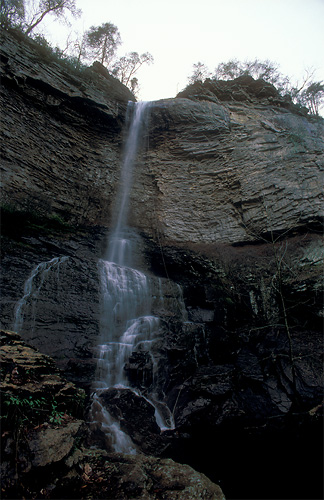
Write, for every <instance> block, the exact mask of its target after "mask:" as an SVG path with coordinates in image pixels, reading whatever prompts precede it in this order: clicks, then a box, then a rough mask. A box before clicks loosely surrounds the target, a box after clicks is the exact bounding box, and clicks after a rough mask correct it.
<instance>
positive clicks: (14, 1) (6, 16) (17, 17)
mask: <svg viewBox="0 0 324 500" xmlns="http://www.w3.org/2000/svg"><path fill="white" fill-rule="evenodd" d="M24 18H25V6H24V0H0V25H1V26H2V27H3V28H9V27H15V26H21V24H22V22H23V20H24Z"/></svg>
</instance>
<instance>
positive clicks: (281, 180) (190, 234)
mask: <svg viewBox="0 0 324 500" xmlns="http://www.w3.org/2000/svg"><path fill="white" fill-rule="evenodd" d="M215 99H216V98H215ZM149 140H150V143H149V151H148V153H147V159H146V163H144V168H143V171H141V174H142V177H140V182H139V183H136V186H135V189H134V207H135V215H134V223H135V221H141V222H140V224H141V226H140V227H143V229H145V230H146V231H148V232H149V231H150V229H151V227H152V226H155V227H159V230H160V232H161V233H162V235H163V236H164V237H165V239H166V240H167V241H173V242H177V243H180V244H181V245H182V244H184V245H185V244H186V243H187V242H195V243H200V244H201V243H206V244H212V243H220V242H221V243H231V244H233V243H239V242H248V241H253V240H256V239H258V237H259V236H261V235H265V234H267V233H269V231H271V230H272V231H286V230H289V229H292V228H298V227H300V226H302V225H307V224H308V223H312V222H314V221H316V220H318V219H320V218H322V217H323V206H324V205H323V192H322V186H323V170H324V158H323V150H324V126H323V123H319V122H312V121H311V120H309V119H307V118H306V117H304V116H299V115H297V114H294V113H292V112H291V111H289V110H287V109H284V108H278V107H274V106H273V105H272V104H271V103H268V102H265V103H260V100H259V101H256V99H254V101H252V102H244V103H240V102H226V103H222V102H217V103H216V102H211V101H206V100H200V101H198V100H197V99H195V100H191V99H190V100H189V99H184V98H179V99H174V100H166V101H158V102H155V103H153V105H152V111H151V129H150V131H149ZM150 177H151V179H150ZM148 186H150V189H148ZM152 200H153V207H154V211H153V212H152V213H153V215H151V220H147V216H146V217H145V214H146V213H147V211H146V210H145V207H147V205H150V204H151V203H152ZM141 202H142V203H141ZM143 221H145V223H144V222H143ZM137 224H138V222H137Z"/></svg>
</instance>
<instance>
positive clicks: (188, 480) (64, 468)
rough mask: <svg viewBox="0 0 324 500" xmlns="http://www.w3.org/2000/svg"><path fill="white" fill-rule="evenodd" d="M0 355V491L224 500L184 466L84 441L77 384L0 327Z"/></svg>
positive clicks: (215, 488) (10, 495)
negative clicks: (93, 446)
mask: <svg viewBox="0 0 324 500" xmlns="http://www.w3.org/2000/svg"><path fill="white" fill-rule="evenodd" d="M0 356H1V373H2V381H1V382H2V385H1V404H2V412H1V415H2V436H1V441H2V443H1V445H2V446H1V450H2V453H1V455H2V460H1V472H2V486H1V490H2V498H53V499H54V498H56V499H57V498H79V499H83V498H89V497H90V498H112V499H114V498H115V499H116V500H117V499H118V500H120V499H127V498H129V499H132V498H142V499H158V498H161V495H163V498H165V499H170V500H171V499H174V498H178V499H179V500H182V499H183V500H185V499H187V498H201V499H206V500H225V497H224V495H223V493H222V490H221V489H220V488H219V486H217V485H216V484H214V483H212V482H211V481H210V480H209V479H208V478H207V477H206V476H204V475H203V474H200V473H198V472H196V471H194V470H193V469H192V468H191V467H189V466H187V465H181V464H177V463H175V462H174V461H172V460H170V459H156V458H153V457H145V456H144V455H136V456H131V455H123V454H116V453H114V454H112V453H107V452H106V451H104V450H98V449H97V450H93V449H87V448H85V447H84V443H85V440H86V437H87V426H86V423H85V421H84V420H83V419H82V417H83V406H84V405H83V400H84V393H83V391H80V390H79V389H77V388H76V387H75V386H74V385H73V384H71V383H70V382H67V381H66V380H64V379H62V378H61V377H60V375H59V373H58V370H57V369H56V367H55V364H54V362H53V360H52V359H51V358H49V357H48V356H44V355H42V354H40V353H39V352H38V351H36V350H35V349H34V348H32V347H30V346H28V345H26V344H25V343H24V342H23V341H22V339H21V337H20V336H19V335H17V334H16V333H13V332H6V331H1V349H0ZM77 416H78V417H79V418H76V417H77Z"/></svg>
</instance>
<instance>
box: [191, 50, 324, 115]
mask: <svg viewBox="0 0 324 500" xmlns="http://www.w3.org/2000/svg"><path fill="white" fill-rule="evenodd" d="M314 73H315V70H312V71H311V70H306V75H305V77H304V80H303V83H302V84H301V85H295V86H294V85H292V83H291V81H290V79H289V78H288V77H287V76H284V75H282V74H281V73H280V71H279V65H278V64H276V63H273V62H271V61H269V60H268V59H267V60H265V61H260V60H259V59H254V60H253V61H245V62H240V61H238V60H237V59H230V60H229V61H227V62H222V63H220V64H218V65H217V66H216V68H215V72H214V74H213V75H212V76H211V80H212V81H214V82H217V80H234V79H236V78H239V77H240V76H252V77H253V78H254V79H255V80H258V79H261V80H264V81H265V82H269V83H271V84H272V85H274V86H275V87H276V89H277V90H278V92H279V94H281V95H282V96H284V97H288V98H289V99H290V100H291V101H292V102H293V103H295V104H298V105H300V106H305V107H306V108H307V109H308V111H309V112H310V114H312V115H315V116H318V115H319V110H320V108H321V107H323V105H324V83H323V82H322V81H320V82H316V81H314V80H313V76H314ZM209 77H210V73H209V71H208V68H207V67H206V66H205V65H203V64H202V63H200V62H198V63H196V64H194V65H193V73H192V75H191V76H189V77H188V80H189V84H193V83H195V82H203V81H204V80H206V78H209Z"/></svg>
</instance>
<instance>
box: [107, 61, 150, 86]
mask: <svg viewBox="0 0 324 500" xmlns="http://www.w3.org/2000/svg"><path fill="white" fill-rule="evenodd" d="M153 61H154V59H153V56H152V54H150V53H149V52H145V53H144V54H141V55H139V54H138V52H129V53H128V54H126V55H125V56H123V57H121V58H120V59H118V61H116V63H115V64H114V66H113V68H112V73H113V75H114V76H116V77H117V78H118V79H119V80H120V81H121V82H122V83H123V84H124V85H126V86H127V87H129V88H130V89H131V90H132V91H134V90H135V89H136V87H137V86H138V80H137V78H135V77H134V75H135V73H137V71H138V70H139V68H140V67H141V66H142V65H143V64H152V63H153Z"/></svg>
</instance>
